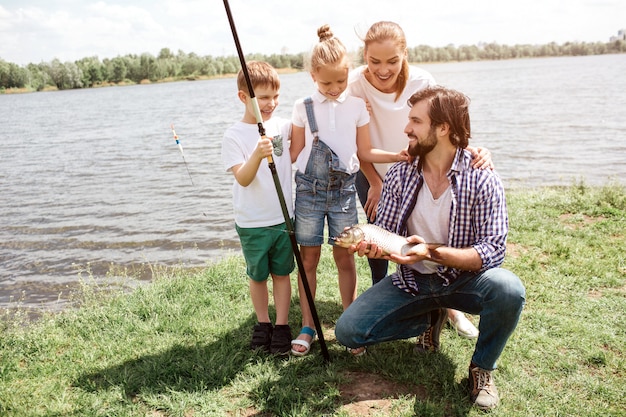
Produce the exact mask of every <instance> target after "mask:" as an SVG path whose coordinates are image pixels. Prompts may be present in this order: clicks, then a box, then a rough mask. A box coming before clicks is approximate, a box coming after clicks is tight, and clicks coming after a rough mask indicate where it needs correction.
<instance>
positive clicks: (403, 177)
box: [376, 149, 509, 293]
mask: <svg viewBox="0 0 626 417" xmlns="http://www.w3.org/2000/svg"><path fill="white" fill-rule="evenodd" d="M471 160H472V157H471V154H470V153H469V151H465V150H463V149H458V150H457V153H456V156H455V158H454V162H453V163H452V167H451V168H450V171H448V174H447V175H448V179H449V180H450V184H451V187H452V206H451V208H450V229H449V230H448V242H447V245H448V246H450V247H454V248H467V247H470V246H471V247H473V248H474V249H476V251H478V254H479V255H480V258H481V259H482V268H481V270H480V272H482V271H485V270H487V269H490V268H495V267H498V266H500V265H501V264H502V262H503V261H504V254H505V252H506V236H507V233H508V226H509V219H508V215H507V210H506V200H505V196H504V187H503V185H502V182H501V181H500V178H499V177H498V175H497V174H496V173H495V172H494V171H490V170H480V169H474V168H472V167H471ZM418 162H419V160H415V161H414V162H413V163H412V164H408V163H406V162H399V163H396V164H395V165H393V166H392V167H391V168H390V169H389V171H388V172H387V175H386V176H385V181H384V185H383V191H382V194H381V198H380V202H379V205H378V214H377V216H376V224H377V225H379V226H381V227H383V228H385V229H387V230H389V231H392V232H394V233H397V234H399V235H402V236H406V235H407V220H408V218H409V216H410V215H411V213H412V212H413V209H414V208H415V202H416V201H417V194H418V192H419V191H420V189H421V187H422V184H423V183H424V177H423V173H422V171H421V169H420V168H418ZM463 272H464V271H462V270H459V269H455V268H450V267H446V266H443V265H440V266H439V270H438V272H437V275H439V276H440V277H441V278H442V279H444V280H445V281H446V283H450V282H451V281H453V280H455V279H457V278H458V277H459V276H460V275H461V274H462V273H463ZM417 273H418V272H417V271H415V270H414V269H412V268H410V267H408V265H398V269H397V274H394V275H393V276H392V280H393V283H394V285H396V286H397V287H398V288H401V289H403V290H405V291H407V292H409V293H417V292H418V291H419V289H418V286H417V283H416V282H415V274H417Z"/></svg>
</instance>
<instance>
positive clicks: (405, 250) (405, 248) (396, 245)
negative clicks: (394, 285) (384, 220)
mask: <svg viewBox="0 0 626 417" xmlns="http://www.w3.org/2000/svg"><path fill="white" fill-rule="evenodd" d="M362 241H366V242H371V243H375V244H376V246H378V247H379V248H381V249H382V250H383V254H384V255H390V254H396V255H402V256H406V255H413V254H415V255H426V254H427V253H428V248H429V246H430V245H428V244H426V243H409V242H408V241H407V239H406V237H404V236H400V235H397V234H395V233H392V232H390V231H388V230H385V229H383V228H382V227H380V226H376V225H373V224H357V225H355V226H352V227H350V228H348V229H346V230H344V231H343V232H341V233H340V234H339V236H337V237H336V238H335V242H336V243H337V245H339V246H341V247H343V248H349V247H350V246H351V245H358V244H359V243H361V242H362ZM437 246H439V245H437Z"/></svg>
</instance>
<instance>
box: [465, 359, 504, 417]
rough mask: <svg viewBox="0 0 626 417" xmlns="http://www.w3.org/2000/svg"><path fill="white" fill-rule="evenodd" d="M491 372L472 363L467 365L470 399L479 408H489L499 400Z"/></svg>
mask: <svg viewBox="0 0 626 417" xmlns="http://www.w3.org/2000/svg"><path fill="white" fill-rule="evenodd" d="M491 373H492V371H485V370H484V369H481V368H479V367H478V366H476V365H474V364H473V363H472V364H471V365H470V367H469V389H470V400H471V401H472V403H474V405H475V406H476V407H478V408H480V409H481V410H491V409H492V408H494V407H495V406H497V405H498V402H499V401H500V398H499V397H498V389H497V388H496V385H495V384H494V382H493V376H492V375H491Z"/></svg>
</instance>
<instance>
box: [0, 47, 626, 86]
mask: <svg viewBox="0 0 626 417" xmlns="http://www.w3.org/2000/svg"><path fill="white" fill-rule="evenodd" d="M624 52H626V41H621V40H618V41H614V42H609V43H602V42H597V43H585V42H582V43H575V42H567V43H565V44H563V45H558V44H556V43H554V42H553V43H550V44H548V45H514V46H508V45H500V44H497V43H489V44H481V45H460V46H458V47H456V46H454V45H448V46H445V47H437V48H435V47H431V46H426V45H420V46H416V47H412V48H408V53H409V61H410V62H416V63H419V62H451V61H474V60H483V59H487V60H495V59H513V58H533V57H547V56H577V55H600V54H615V53H624ZM362 55H363V54H362V53H359V54H358V57H359V58H358V59H362ZM246 59H247V60H259V61H267V62H269V63H270V64H271V65H272V66H273V67H275V68H293V69H297V70H302V69H303V68H304V60H305V54H304V53H299V54H287V53H283V54H272V55H263V54H249V55H247V56H246ZM358 59H357V60H358ZM240 67H241V65H240V63H239V59H238V57H236V56H234V55H231V56H222V57H213V56H211V55H208V56H199V55H197V54H195V53H193V52H191V53H185V52H183V51H181V50H179V51H178V52H177V53H176V54H175V53H173V52H172V51H171V50H170V49H169V48H163V49H161V51H159V54H158V55H157V56H156V57H155V56H153V55H152V54H150V53H143V54H141V55H134V54H128V55H125V56H118V57H115V58H111V59H109V58H105V59H103V60H102V61H100V59H99V58H98V57H97V56H93V57H87V58H82V59H80V60H78V61H75V62H65V63H61V62H60V61H59V60H58V59H54V60H53V61H52V62H49V63H41V64H38V65H35V64H28V65H27V66H26V67H25V68H22V67H19V66H18V65H16V64H13V63H9V62H5V61H3V60H2V59H0V89H2V88H4V89H7V88H29V89H31V90H35V91H41V90H43V89H44V88H45V87H47V86H50V87H56V88H58V89H60V90H62V89H69V88H88V87H93V86H97V85H100V84H103V83H121V82H133V83H140V82H142V81H143V80H150V81H152V82H156V81H161V80H166V79H175V80H176V79H194V78H198V77H216V76H223V75H233V74H236V73H237V71H239V68H240Z"/></svg>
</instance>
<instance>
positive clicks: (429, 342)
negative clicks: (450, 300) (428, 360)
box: [413, 308, 448, 353]
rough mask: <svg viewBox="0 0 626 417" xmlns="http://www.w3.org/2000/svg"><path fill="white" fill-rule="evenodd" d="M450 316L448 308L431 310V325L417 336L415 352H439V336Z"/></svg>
mask: <svg viewBox="0 0 626 417" xmlns="http://www.w3.org/2000/svg"><path fill="white" fill-rule="evenodd" d="M446 318H448V310H447V309H445V308H440V309H439V310H433V311H431V312H430V327H429V328H428V329H426V331H425V332H424V333H422V334H421V335H419V336H417V341H416V342H415V348H414V349H413V351H414V352H415V353H424V352H437V351H439V336H440V335H441V329H442V328H443V325H444V324H445V322H446Z"/></svg>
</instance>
